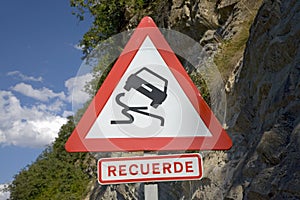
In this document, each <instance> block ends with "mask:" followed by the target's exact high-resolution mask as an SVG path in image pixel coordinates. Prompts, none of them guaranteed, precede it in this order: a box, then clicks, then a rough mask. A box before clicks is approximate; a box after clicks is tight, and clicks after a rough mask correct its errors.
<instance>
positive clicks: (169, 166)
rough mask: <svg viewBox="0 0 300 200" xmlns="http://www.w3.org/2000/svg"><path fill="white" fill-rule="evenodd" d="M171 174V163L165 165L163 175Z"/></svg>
mask: <svg viewBox="0 0 300 200" xmlns="http://www.w3.org/2000/svg"><path fill="white" fill-rule="evenodd" d="M167 171H168V173H171V163H163V173H164V174H166V173H167Z"/></svg>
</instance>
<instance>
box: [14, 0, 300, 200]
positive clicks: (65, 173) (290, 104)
mask: <svg viewBox="0 0 300 200" xmlns="http://www.w3.org/2000/svg"><path fill="white" fill-rule="evenodd" d="M122 2H123V1H122ZM145 2H147V3H146V4H144V6H140V7H139V10H138V12H137V11H134V12H133V11H132V10H133V9H131V7H130V6H129V7H126V6H125V7H126V11H124V13H123V14H124V16H121V17H123V19H122V26H120V30H122V29H123V30H124V29H129V28H134V27H136V25H137V24H138V22H139V20H140V19H141V18H142V17H143V16H145V15H150V16H151V17H152V18H153V19H154V21H155V22H156V23H157V25H158V26H159V27H165V28H171V29H175V30H177V31H179V32H182V33H184V34H187V35H188V36H190V37H192V38H193V39H194V40H196V41H199V42H200V43H201V45H203V46H204V49H205V50H206V52H207V54H208V55H210V56H211V58H212V59H213V60H214V62H215V64H216V65H217V67H218V69H219V70H220V72H221V74H222V77H223V79H224V87H223V88H221V90H223V91H225V92H226V97H227V107H226V111H225V113H226V116H225V122H226V128H227V132H228V133H229V135H230V137H231V138H232V140H233V147H232V149H231V150H229V151H206V152H201V154H202V155H203V161H204V176H203V179H201V180H199V181H177V182H163V183H158V186H159V199H194V200H196V199H212V200H213V199H224V200H230V199H300V162H299V160H300V1H298V0H265V1H263V2H261V1H247V0H201V1H200V0H192V1H185V0H170V1H160V0H157V1H145ZM135 9H136V8H135ZM250 27H251V29H250ZM249 29H250V30H249ZM93 31H94V29H93ZM84 42H86V41H84ZM86 44H87V43H86ZM90 47H91V46H87V48H90ZM86 51H88V50H86ZM73 128H74V124H73V123H72V119H71V118H70V119H69V122H68V124H66V125H64V126H63V127H62V129H61V131H60V134H59V138H58V139H57V140H56V142H55V143H54V145H53V147H52V148H49V149H48V150H46V151H45V152H44V153H43V155H41V157H40V158H39V159H38V160H37V161H36V162H35V163H33V164H32V165H31V166H29V167H28V168H26V169H24V170H23V171H22V172H21V173H20V174H19V175H17V176H16V177H15V180H14V182H13V183H12V185H11V186H10V189H11V192H12V196H11V199H43V198H44V199H45V198H49V199H91V200H92V199H143V198H144V193H143V192H144V184H143V183H137V184H121V185H106V186H101V185H99V184H98V183H97V181H96V172H95V166H96V164H95V159H94V158H93V157H92V156H91V155H89V154H69V153H66V152H65V151H64V149H63V145H64V142H65V141H66V138H67V137H68V136H69V134H70V133H71V130H72V129H73ZM116 154H117V153H116ZM115 156H116V155H115ZM52 162H55V164H53V163H52ZM49 163H52V164H51V167H49V165H50V164H49ZM64 166H65V167H67V170H60V168H64ZM56 170H59V171H60V173H57V171H56ZM41 176H42V178H41ZM38 177H39V178H38ZM27 180H28V181H27ZM37 180H38V181H37ZM81 180H82V181H81ZM24 182H25V183H26V184H24ZM62 185H63V186H62ZM84 185H86V187H84ZM70 194H73V196H72V197H71V196H68V195H70ZM18 195H19V196H18ZM20 195H21V196H20Z"/></svg>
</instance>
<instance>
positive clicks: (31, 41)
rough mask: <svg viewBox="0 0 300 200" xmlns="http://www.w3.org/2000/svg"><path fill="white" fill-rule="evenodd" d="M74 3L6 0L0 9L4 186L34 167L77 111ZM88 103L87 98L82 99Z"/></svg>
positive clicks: (79, 25)
mask: <svg viewBox="0 0 300 200" xmlns="http://www.w3.org/2000/svg"><path fill="white" fill-rule="evenodd" d="M71 12H72V8H70V6H69V1H68V0H51V1H50V0H45V1H38V0H26V1H23V0H18V1H2V2H1V6H0V25H1V29H0V42H1V46H0V160H1V161H0V162H1V165H0V184H3V183H8V182H10V181H12V178H13V176H14V175H15V174H17V173H18V172H19V171H20V170H21V169H22V168H24V167H25V166H26V165H28V164H30V163H32V162H33V161H34V160H35V159H36V158H37V156H38V155H39V154H40V153H41V152H42V151H43V149H44V147H45V146H46V145H47V144H50V143H51V142H52V141H53V140H54V138H55V137H56V135H57V132H58V129H59V127H60V126H61V125H62V124H63V123H64V122H65V121H66V116H67V115H69V114H70V113H71V112H72V106H71V103H72V100H71V97H72V94H71V91H72V89H74V88H76V87H77V91H78V87H81V86H82V85H83V84H79V83H82V82H80V80H82V81H83V80H84V78H85V77H82V79H80V78H79V79H77V80H79V81H77V85H74V84H73V83H74V80H75V79H74V77H75V76H76V73H77V70H78V69H79V66H80V64H81V63H82V60H81V57H82V53H81V51H80V50H79V49H78V46H77V44H78V41H79V40H80V39H81V37H82V35H83V34H84V33H85V32H86V31H87V30H88V28H89V26H90V23H91V19H90V18H87V20H86V21H85V22H78V20H77V19H76V17H75V16H73V15H72V14H71ZM80 96H82V97H83V98H82V99H78V101H84V100H85V98H86V96H87V95H80Z"/></svg>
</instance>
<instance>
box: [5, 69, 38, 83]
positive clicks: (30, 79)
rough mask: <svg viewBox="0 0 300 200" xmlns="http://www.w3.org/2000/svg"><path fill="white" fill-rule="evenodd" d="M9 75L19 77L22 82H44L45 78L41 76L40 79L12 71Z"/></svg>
mask: <svg viewBox="0 0 300 200" xmlns="http://www.w3.org/2000/svg"><path fill="white" fill-rule="evenodd" d="M7 75H8V76H17V77H19V78H21V80H23V81H35V82H42V81H43V78H42V77H41V76H39V77H33V76H27V75H25V74H23V73H22V72H20V71H11V72H8V73H7Z"/></svg>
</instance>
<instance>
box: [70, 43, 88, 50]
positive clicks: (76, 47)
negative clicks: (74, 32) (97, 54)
mask: <svg viewBox="0 0 300 200" xmlns="http://www.w3.org/2000/svg"><path fill="white" fill-rule="evenodd" d="M72 46H73V47H74V48H75V49H77V50H80V51H82V50H83V48H84V47H85V46H84V45H80V44H74V45H72Z"/></svg>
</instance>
